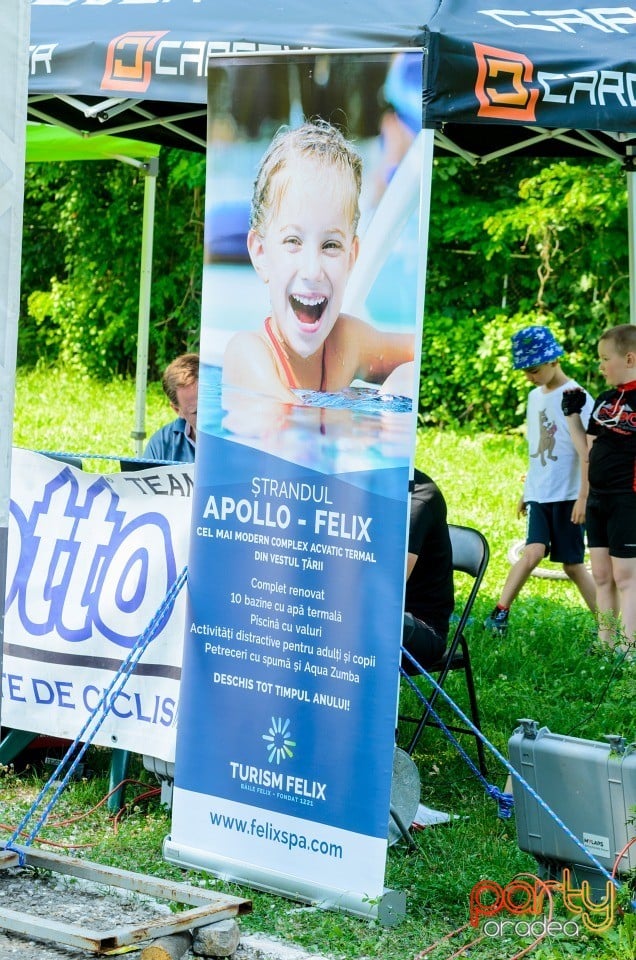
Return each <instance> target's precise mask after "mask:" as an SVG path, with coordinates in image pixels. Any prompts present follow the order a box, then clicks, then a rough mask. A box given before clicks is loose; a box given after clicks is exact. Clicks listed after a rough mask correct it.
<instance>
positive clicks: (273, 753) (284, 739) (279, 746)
mask: <svg viewBox="0 0 636 960" xmlns="http://www.w3.org/2000/svg"><path fill="white" fill-rule="evenodd" d="M263 740H265V741H266V743H267V753H268V757H267V759H268V760H269V762H270V763H281V761H282V760H287V758H288V757H293V756H294V751H293V750H292V749H291V747H295V746H296V741H295V740H290V739H289V720H284V719H283V718H282V717H272V722H271V725H270V728H269V730H268V731H267V733H264V734H263Z"/></svg>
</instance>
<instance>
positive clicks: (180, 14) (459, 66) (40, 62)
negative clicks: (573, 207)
mask: <svg viewBox="0 0 636 960" xmlns="http://www.w3.org/2000/svg"><path fill="white" fill-rule="evenodd" d="M318 17H319V19H318ZM635 40H636V7H634V8H632V7H628V6H622V5H621V6H619V5H618V4H616V5H615V6H602V7H600V6H599V7H589V6H585V7H584V6H583V5H582V4H581V3H580V0H578V3H575V4H574V5H573V6H571V7H566V6H564V5H563V4H562V3H560V2H558V0H546V2H542V3H541V4H539V5H537V9H528V8H527V3H526V2H520V0H508V2H507V3H506V4H505V6H503V7H501V6H497V7H487V6H484V5H482V4H479V3H477V2H476V0H418V2H416V0H393V2H392V3H391V4H388V3H386V2H382V0H364V2H362V0H323V2H322V3H321V4H320V7H319V10H317V9H316V8H315V7H314V6H313V5H311V4H307V3H303V2H301V0H279V2H278V3H277V4H276V5H275V7H272V5H270V4H257V3H254V2H253V0H233V2H232V3H231V4H227V5H223V4H219V3H213V0H163V2H148V0H104V2H101V3H99V4H95V3H89V2H87V0H33V6H32V23H31V48H30V60H29V68H30V81H29V94H30V96H29V116H30V117H31V118H32V119H38V120H44V121H46V122H51V123H61V124H63V125H67V126H70V127H72V128H73V129H76V130H80V131H82V132H84V133H88V134H92V133H96V132H98V131H99V132H100V133H111V134H117V135H122V134H126V135H134V136H135V137H137V138H140V139H148V140H154V141H155V142H158V143H164V144H169V145H180V146H184V147H186V148H189V149H199V150H203V149H204V146H205V99H206V86H205V75H206V67H207V61H208V57H209V55H210V54H214V53H232V52H242V51H250V50H254V51H256V50H260V51H262V52H266V51H268V50H283V49H308V48H314V49H320V48H322V49H335V48H337V49H344V48H354V49H355V48H371V47H389V48H391V47H404V46H414V47H418V46H419V47H422V48H423V49H424V51H425V54H426V56H425V64H426V66H425V75H424V89H423V110H424V125H425V126H426V127H429V128H433V129H434V130H435V145H436V149H437V150H438V151H444V152H456V153H459V154H461V155H462V156H464V157H465V158H466V159H467V160H469V161H472V162H476V161H477V160H478V159H479V158H490V157H492V156H495V155H500V154H501V153H502V152H503V153H507V152H510V151H512V150H524V151H525V152H526V153H532V154H538V155H547V156H549V155H560V156H567V155H573V154H581V153H584V152H591V153H596V154H597V155H601V156H607V157H625V156H630V155H631V151H632V146H631V144H632V138H633V137H634V136H636V109H635V108H636V63H635V61H634V56H633V50H634V49H635V47H634V42H635Z"/></svg>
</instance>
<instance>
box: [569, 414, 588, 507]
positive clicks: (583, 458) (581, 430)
mask: <svg viewBox="0 0 636 960" xmlns="http://www.w3.org/2000/svg"><path fill="white" fill-rule="evenodd" d="M565 421H566V423H567V425H568V431H569V433H570V440H571V441H572V445H573V446H574V449H575V450H576V452H577V455H578V458H579V469H580V475H581V481H580V487H579V495H578V497H577V499H576V501H575V503H574V507H573V508H572V523H585V505H586V503H587V494H588V489H589V482H588V475H587V474H588V469H587V468H588V456H589V450H588V439H589V438H588V436H587V434H586V432H585V427H584V426H583V421H582V420H581V415H580V414H579V413H571V414H570V415H569V416H566V418H565Z"/></svg>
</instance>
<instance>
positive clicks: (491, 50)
mask: <svg viewBox="0 0 636 960" xmlns="http://www.w3.org/2000/svg"><path fill="white" fill-rule="evenodd" d="M473 46H474V48H475V55H476V57H477V82H476V83H475V95H476V97H477V100H478V101H479V110H478V111H477V116H479V117H485V118H490V119H492V120H517V121H520V122H522V123H532V122H534V120H535V119H536V118H535V105H536V102H537V98H538V96H539V91H538V89H536V88H535V89H532V88H531V87H530V84H531V83H532V70H533V64H532V61H531V60H528V58H527V57H526V56H524V55H523V54H522V53H513V52H512V51H510V50H498V49H497V47H488V46H486V45H485V44H483V43H474V44H473Z"/></svg>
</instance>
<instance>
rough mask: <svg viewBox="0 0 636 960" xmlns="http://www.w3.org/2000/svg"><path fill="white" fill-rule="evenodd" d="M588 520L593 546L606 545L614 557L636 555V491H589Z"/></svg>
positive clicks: (630, 557) (588, 534)
mask: <svg viewBox="0 0 636 960" xmlns="http://www.w3.org/2000/svg"><path fill="white" fill-rule="evenodd" d="M585 522H586V525H587V541H588V544H589V545H590V547H606V548H608V549H609V553H610V556H611V557H624V558H625V559H632V558H633V557H636V494H634V493H610V494H606V495H605V496H603V495H601V494H598V493H592V492H590V495H589V496H588V498H587V510H586V513H585Z"/></svg>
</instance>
